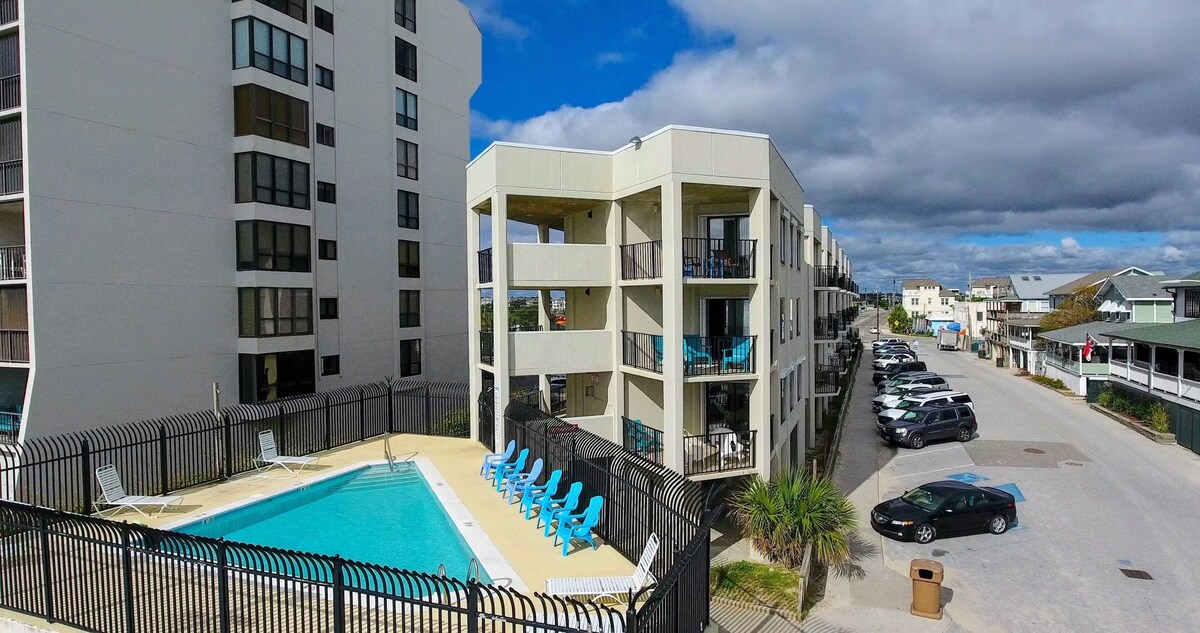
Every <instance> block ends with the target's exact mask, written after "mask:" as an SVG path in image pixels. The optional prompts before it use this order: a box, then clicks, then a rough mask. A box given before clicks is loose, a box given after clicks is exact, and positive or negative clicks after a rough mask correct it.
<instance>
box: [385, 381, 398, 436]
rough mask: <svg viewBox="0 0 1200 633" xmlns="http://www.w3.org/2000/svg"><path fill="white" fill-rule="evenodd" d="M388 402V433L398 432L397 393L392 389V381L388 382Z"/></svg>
mask: <svg viewBox="0 0 1200 633" xmlns="http://www.w3.org/2000/svg"><path fill="white" fill-rule="evenodd" d="M387 404H388V429H387V430H388V433H395V432H396V393H395V392H394V391H393V390H392V383H391V382H388V383H387Z"/></svg>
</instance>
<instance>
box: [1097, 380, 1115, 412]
mask: <svg viewBox="0 0 1200 633" xmlns="http://www.w3.org/2000/svg"><path fill="white" fill-rule="evenodd" d="M1115 397H1116V393H1115V392H1113V388H1112V387H1111V386H1109V385H1104V388H1102V389H1101V390H1100V395H1099V396H1097V397H1096V404H1098V405H1100V406H1102V407H1104V408H1105V409H1111V408H1113V398H1115Z"/></svg>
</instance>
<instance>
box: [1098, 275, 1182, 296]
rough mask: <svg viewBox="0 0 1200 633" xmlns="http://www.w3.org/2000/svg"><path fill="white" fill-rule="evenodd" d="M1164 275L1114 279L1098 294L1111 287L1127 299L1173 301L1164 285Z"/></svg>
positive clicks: (1107, 282) (1105, 284) (1103, 286)
mask: <svg viewBox="0 0 1200 633" xmlns="http://www.w3.org/2000/svg"><path fill="white" fill-rule="evenodd" d="M1164 279H1166V276H1164V275H1122V276H1120V277H1112V278H1110V279H1109V280H1107V281H1105V282H1104V285H1102V286H1100V290H1099V291H1097V294H1099V293H1100V292H1102V291H1104V290H1105V289H1106V288H1108V287H1109V286H1112V287H1113V288H1116V289H1117V292H1119V293H1121V296H1122V297H1125V298H1126V299H1171V298H1172V297H1171V293H1169V292H1167V289H1166V288H1165V287H1164V286H1163V285H1162V282H1163V280H1164Z"/></svg>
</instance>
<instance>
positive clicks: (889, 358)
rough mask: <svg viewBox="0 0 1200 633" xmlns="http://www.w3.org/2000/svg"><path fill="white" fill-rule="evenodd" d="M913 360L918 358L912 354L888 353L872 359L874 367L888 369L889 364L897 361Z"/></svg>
mask: <svg viewBox="0 0 1200 633" xmlns="http://www.w3.org/2000/svg"><path fill="white" fill-rule="evenodd" d="M912 360H917V358H916V357H915V356H913V355H912V354H888V355H886V356H880V357H879V358H876V359H875V360H873V361H871V367H872V368H874V369H887V368H888V367H889V366H891V365H893V364H895V363H902V362H907V361H912Z"/></svg>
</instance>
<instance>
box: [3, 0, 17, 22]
mask: <svg viewBox="0 0 1200 633" xmlns="http://www.w3.org/2000/svg"><path fill="white" fill-rule="evenodd" d="M19 17H20V14H19V13H18V12H17V0H0V24H10V23H12V22H16V21H17V19H18V18H19Z"/></svg>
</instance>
